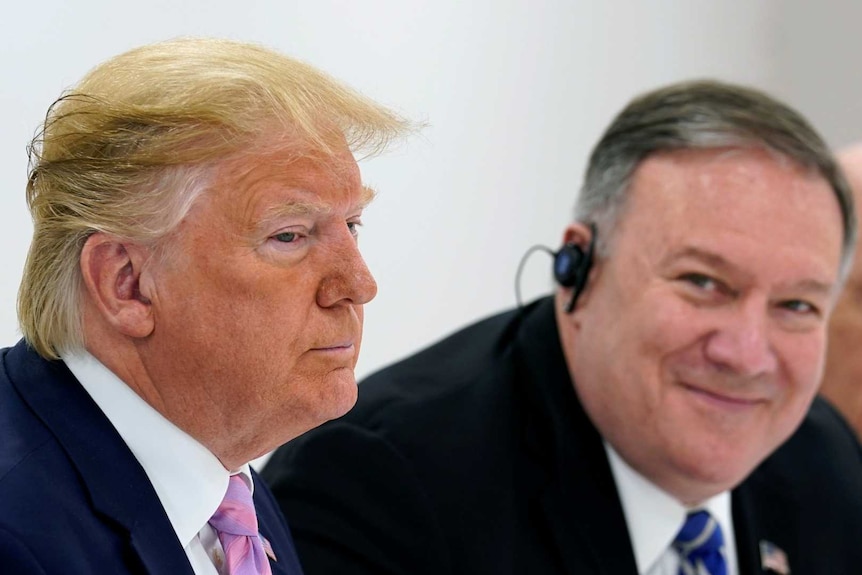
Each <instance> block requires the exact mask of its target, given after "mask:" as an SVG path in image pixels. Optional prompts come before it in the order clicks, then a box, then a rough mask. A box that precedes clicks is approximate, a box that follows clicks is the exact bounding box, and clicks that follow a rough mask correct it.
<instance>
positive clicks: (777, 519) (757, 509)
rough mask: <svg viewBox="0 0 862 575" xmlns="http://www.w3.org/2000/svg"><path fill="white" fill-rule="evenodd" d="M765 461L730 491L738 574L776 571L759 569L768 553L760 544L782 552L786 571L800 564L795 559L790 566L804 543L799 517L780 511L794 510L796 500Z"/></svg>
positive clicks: (771, 572) (773, 572)
mask: <svg viewBox="0 0 862 575" xmlns="http://www.w3.org/2000/svg"><path fill="white" fill-rule="evenodd" d="M769 461H770V460H769V459H767V461H766V462H765V463H763V464H761V466H760V467H758V468H757V469H756V470H755V471H754V473H752V474H751V475H750V476H749V477H748V479H746V480H745V481H744V482H743V483H742V484H741V485H740V486H739V487H737V488H736V489H734V491H733V494H732V497H733V499H732V508H733V526H734V531H735V536H736V550H737V556H738V559H739V573H740V575H761V574H767V573H770V574H775V573H780V571H773V570H770V569H763V561H764V554H765V553H769V552H767V551H764V550H761V544H763V543H765V544H767V545H771V546H772V548H773V549H777V550H778V553H781V554H786V559H787V563H788V567H789V568H790V572H794V570H796V569H798V568H800V567H803V566H802V565H801V564H798V562H797V564H796V566H795V567H794V556H793V555H792V554H793V553H795V552H797V551H798V550H799V549H801V548H802V547H801V545H803V544H804V542H802V541H799V539H798V533H800V530H799V523H798V522H799V518H798V517H797V515H796V514H795V513H786V512H784V510H787V509H798V508H799V507H800V503H799V501H797V496H796V495H795V494H794V492H793V491H792V490H791V489H790V488H789V487H788V486H787V485H786V484H785V482H784V481H783V480H782V478H781V477H780V476H779V475H776V474H773V473H772V472H771V471H770V465H769ZM791 469H792V467H791ZM773 552H774V551H773ZM803 569H804V567H803ZM800 572H801V571H800Z"/></svg>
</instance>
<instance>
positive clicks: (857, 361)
mask: <svg viewBox="0 0 862 575" xmlns="http://www.w3.org/2000/svg"><path fill="white" fill-rule="evenodd" d="M838 161H839V162H841V167H842V168H844V173H845V174H846V175H847V180H848V181H849V182H850V187H851V188H852V189H853V192H854V196H855V198H856V210H857V212H856V214H857V218H858V217H859V209H860V205H862V202H860V200H862V197H860V194H862V143H858V144H855V145H853V146H850V147H848V148H846V149H844V150H842V151H841V152H840V153H839V154H838ZM860 350H862V250H860V249H859V247H858V246H857V248H856V257H855V258H854V260H853V268H852V269H851V271H850V274H849V276H848V277H847V282H846V283H845V284H844V289H843V290H842V292H841V297H839V298H838V302H837V303H836V304H835V311H834V312H833V313H832V318H831V319H830V320H829V345H828V347H827V351H826V372H825V373H824V375H823V386H822V387H821V388H820V391H821V393H822V394H823V395H824V396H825V397H826V398H827V399H828V400H829V401H831V402H832V403H833V404H834V405H835V407H837V408H838V410H839V411H841V413H842V414H843V415H844V417H845V418H846V419H847V421H849V422H850V424H851V425H852V426H853V427H854V429H855V430H856V434H857V435H858V436H859V437H862V354H860Z"/></svg>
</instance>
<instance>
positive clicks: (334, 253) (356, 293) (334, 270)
mask: <svg viewBox="0 0 862 575" xmlns="http://www.w3.org/2000/svg"><path fill="white" fill-rule="evenodd" d="M328 259H329V261H328V262H327V263H326V265H327V266H328V267H329V272H328V273H327V274H325V275H324V277H323V279H322V281H321V283H320V286H319V288H318V290H317V303H318V305H319V306H321V307H324V308H329V307H333V306H337V305H340V304H353V305H362V304H365V303H368V302H370V301H371V300H372V299H374V296H376V295H377V282H376V281H375V280H374V276H372V275H371V271H370V270H369V269H368V266H367V265H365V260H364V259H363V258H362V254H360V253H359V246H358V245H357V243H356V239H355V238H354V237H353V236H352V235H350V234H349V233H348V234H347V237H346V238H343V239H340V240H339V241H338V246H337V247H334V248H333V249H332V250H331V252H330V253H329V255H328Z"/></svg>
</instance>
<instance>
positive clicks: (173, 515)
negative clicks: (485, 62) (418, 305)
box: [0, 39, 409, 575]
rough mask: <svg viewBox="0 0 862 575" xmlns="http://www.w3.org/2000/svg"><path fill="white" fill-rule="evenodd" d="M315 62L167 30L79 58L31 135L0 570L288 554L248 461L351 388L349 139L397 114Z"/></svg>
mask: <svg viewBox="0 0 862 575" xmlns="http://www.w3.org/2000/svg"><path fill="white" fill-rule="evenodd" d="M408 127H409V126H408V125H407V123H406V122H405V121H404V120H403V119H401V118H399V117H398V116H397V115H395V114H393V113H392V112H390V111H388V110H387V109H385V108H383V107H381V106H379V105H377V104H375V103H374V102H371V101H369V100H367V99H365V98H364V97H362V96H360V95H358V94H356V93H354V92H353V91H351V90H349V89H348V88H345V87H344V86H342V85H340V84H338V83H337V82H335V81H334V80H332V79H330V78H328V77H327V76H325V75H324V74H322V73H321V72H319V71H317V70H315V69H314V68H312V67H310V66H308V65H305V64H302V63H300V62H297V61H295V60H292V59H290V58H287V57H285V56H282V55H280V54H277V53H275V52H273V51H271V50H268V49H265V48H262V47H258V46H255V45H250V44H244V43H238V42H229V41H221V40H211V39H180V40H174V41H169V42H164V43H160V44H155V45H151V46H145V47H142V48H138V49H135V50H132V51H130V52H127V53H125V54H122V55H120V56H118V57H115V58H113V59H111V60H109V61H108V62H106V63H104V64H102V65H100V66H98V67H97V68H95V69H94V70H93V71H91V72H90V73H89V74H88V75H87V76H86V77H85V78H84V79H83V80H82V81H81V82H80V83H79V84H78V85H77V86H76V87H74V88H73V89H72V90H70V91H69V92H68V93H66V94H65V95H63V96H62V97H61V98H60V99H59V100H57V101H56V102H55V103H54V104H53V105H52V106H51V108H50V110H49V112H48V115H47V117H46V120H45V123H44V127H43V129H42V131H41V133H40V134H39V136H38V137H37V138H36V140H35V141H34V142H33V144H32V145H31V148H30V153H31V170H30V177H29V182H28V185H27V199H28V203H29V207H30V210H31V213H32V217H33V223H34V234H33V241H32V244H31V247H30V252H29V255H28V258H27V263H26V266H25V270H24V277H23V281H22V283H21V289H20V293H19V303H18V311H19V318H20V324H21V329H22V332H23V335H24V338H23V340H22V341H21V342H19V343H18V344H17V345H16V346H14V347H12V348H9V349H5V350H3V351H2V352H0V364H2V369H0V436H2V437H3V441H2V442H0V565H2V571H3V572H4V573H58V574H59V573H63V574H67V573H75V574H82V573H92V574H99V575H102V574H106V573H110V574H112V575H115V574H121V573H163V574H170V575H178V574H189V575H191V574H195V575H203V574H209V575H214V574H216V573H219V574H230V575H239V574H243V575H245V574H251V573H255V574H269V573H291V574H297V573H300V572H301V570H300V567H299V563H298V561H297V558H296V554H295V551H294V549H293V543H292V540H291V537H290V534H289V532H288V529H287V525H286V524H285V523H284V519H283V518H282V517H281V515H280V513H279V512H278V511H277V508H276V506H275V505H274V502H273V499H272V497H271V495H270V493H269V491H268V490H267V488H266V487H265V486H264V485H263V483H262V482H261V481H258V478H257V476H256V474H255V473H254V472H253V471H252V470H251V469H250V467H249V465H248V462H249V461H251V460H252V459H254V458H256V457H258V456H260V455H262V454H264V453H266V452H267V451H270V450H272V449H274V448H275V447H276V446H278V445H280V444H282V443H284V442H285V441H287V440H289V439H292V438H294V437H296V436H298V435H300V434H301V433H303V432H305V431H307V430H308V429H311V428H312V427H315V426H317V425H319V424H320V423H322V422H324V421H326V420H329V419H332V418H334V417H338V416H340V415H342V414H344V413H345V412H346V411H347V410H349V409H350V407H351V406H352V405H353V403H354V401H355V398H356V384H355V380H354V374H353V368H354V365H355V363H356V359H357V354H358V353H359V347H360V341H361V337H362V318H363V315H362V306H363V304H364V303H365V302H367V301H369V300H370V299H371V298H373V297H374V295H375V293H376V284H375V282H374V279H373V278H372V276H371V274H370V273H369V271H368V269H367V268H366V266H365V264H364V262H363V260H362V257H361V256H360V254H359V251H358V249H357V241H356V238H357V228H358V226H359V225H360V224H361V218H362V211H363V209H364V208H365V206H366V205H367V204H368V203H369V201H370V200H371V198H372V196H373V192H372V191H371V190H370V189H368V188H367V187H365V186H363V185H362V183H361V180H360V176H359V169H358V167H357V164H356V161H355V159H354V156H353V153H354V152H360V151H361V152H363V153H376V152H378V151H380V150H382V149H383V147H385V145H386V144H387V143H388V142H389V141H390V140H391V139H392V138H393V137H397V136H400V135H402V134H403V133H404V132H405V130H407V129H408Z"/></svg>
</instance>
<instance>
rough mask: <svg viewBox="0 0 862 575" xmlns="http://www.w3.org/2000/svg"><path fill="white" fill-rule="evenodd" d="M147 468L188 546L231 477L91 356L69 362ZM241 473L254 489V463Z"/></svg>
mask: <svg viewBox="0 0 862 575" xmlns="http://www.w3.org/2000/svg"><path fill="white" fill-rule="evenodd" d="M63 361H64V362H65V363H66V365H67V366H68V367H69V370H70V371H71V372H72V373H73V374H74V375H75V377H76V378H77V379H78V381H79V382H80V383H81V385H82V386H83V387H84V389H85V390H86V391H87V393H89V394H90V396H91V397H92V398H93V400H94V401H95V402H96V404H97V405H98V406H99V408H100V409H101V410H102V411H103V412H104V413H105V415H106V416H107V417H108V419H109V420H110V422H111V424H113V426H114V428H115V429H116V430H117V433H119V434H120V437H122V438H123V441H125V442H126V445H127V446H128V447H129V449H130V450H131V451H132V453H133V454H134V456H135V458H136V459H137V460H138V462H139V463H140V464H141V467H143V468H144V471H145V472H146V474H147V477H149V479H150V482H151V483H152V484H153V488H154V489H155V491H156V495H158V497H159V500H160V501H161V503H162V506H163V507H164V509H165V512H166V514H167V516H168V519H169V520H170V522H171V525H172V526H173V528H174V531H175V532H176V534H177V538H178V539H179V541H180V543H181V544H182V545H183V547H186V546H188V545H189V543H190V542H191V540H192V539H193V538H194V537H195V536H196V535H197V534H198V532H199V531H200V530H201V529H202V528H203V527H204V526H205V525H206V524H207V522H208V521H209V519H210V517H212V515H213V513H215V511H216V509H218V506H219V504H221V501H222V498H223V497H224V495H225V492H226V491H227V485H228V480H229V478H230V476H231V473H230V472H229V471H228V470H227V469H225V468H224V466H223V465H222V464H221V462H220V461H219V460H218V458H217V457H216V456H215V455H213V453H212V452H210V451H209V450H208V449H207V448H206V447H204V446H203V445H201V444H200V443H198V441H197V440H195V439H194V438H193V437H191V436H190V435H188V434H187V433H186V432H184V431H183V430H182V429H180V428H179V427H177V426H176V425H174V424H173V423H171V422H170V421H168V420H167V419H166V418H165V417H164V416H163V415H162V414H161V413H159V412H158V411H156V410H155V409H154V408H153V407H152V406H150V405H149V404H148V403H147V402H145V401H144V400H143V399H141V397H140V396H138V395H137V394H136V393H135V392H134V391H132V389H131V388H130V387H129V386H127V385H126V384H125V383H123V381H122V380H120V378H118V377H117V376H116V375H115V374H114V373H113V372H111V371H110V370H109V369H108V368H107V367H105V366H104V365H103V364H102V363H101V362H100V361H99V360H97V359H96V358H95V357H93V356H92V355H90V354H89V353H87V352H78V353H76V354H74V355H69V356H67V357H64V358H63ZM238 473H240V474H242V475H243V479H244V480H245V481H246V483H247V484H248V485H249V488H250V489H252V490H253V488H254V487H253V484H252V479H251V472H250V470H249V467H248V464H246V465H243V466H242V467H241V468H240V469H239V471H238Z"/></svg>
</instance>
